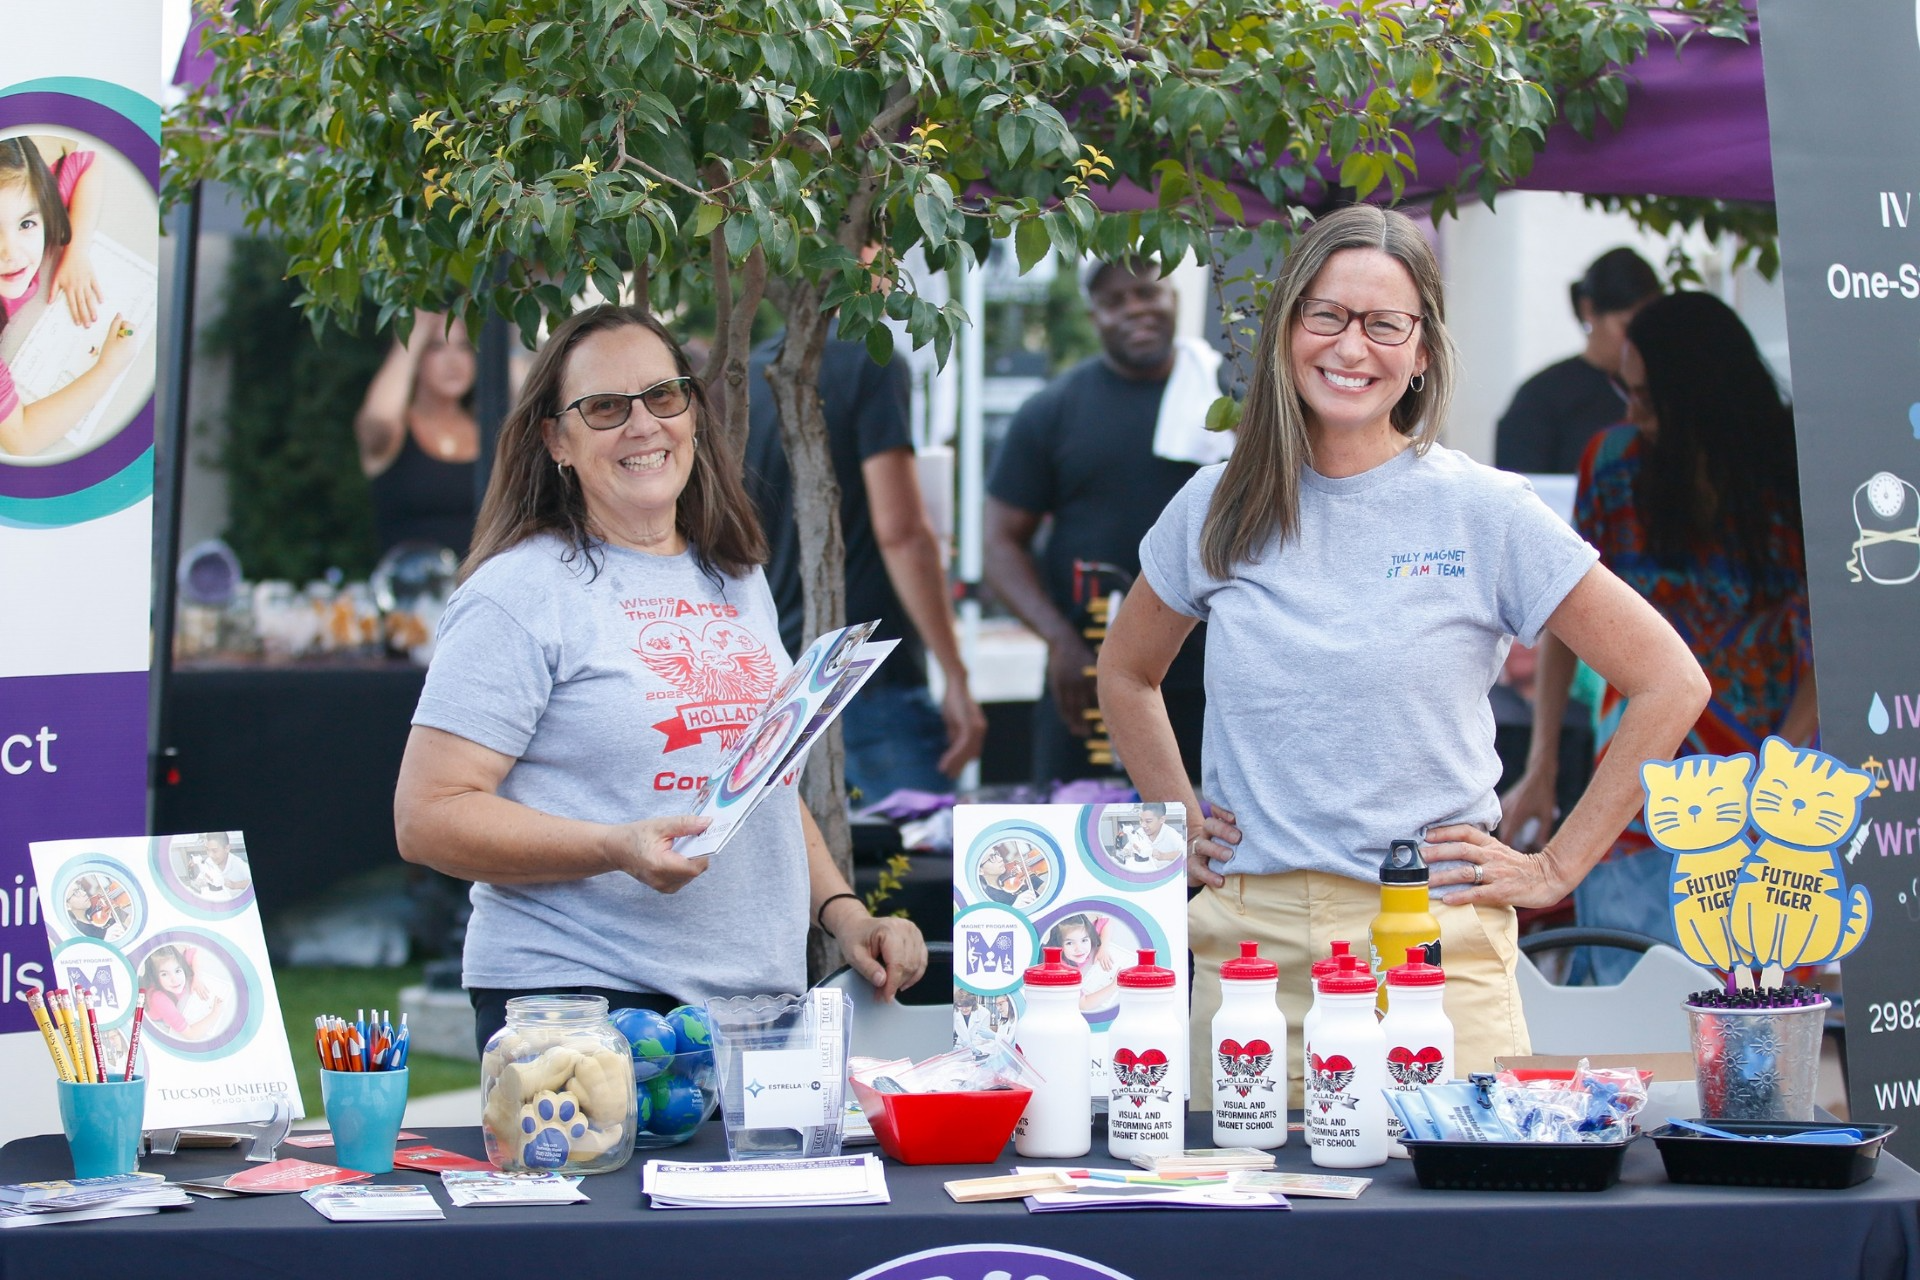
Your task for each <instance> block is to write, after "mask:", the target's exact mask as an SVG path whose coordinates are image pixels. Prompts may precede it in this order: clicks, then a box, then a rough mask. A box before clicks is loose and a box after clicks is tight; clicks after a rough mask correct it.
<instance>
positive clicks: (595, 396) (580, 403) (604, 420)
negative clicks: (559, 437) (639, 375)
mask: <svg viewBox="0 0 1920 1280" xmlns="http://www.w3.org/2000/svg"><path fill="white" fill-rule="evenodd" d="M635 400H638V401H640V402H641V403H642V404H644V405H646V406H647V412H648V413H650V414H652V415H653V416H654V417H656V418H677V417H679V416H680V415H681V414H683V413H685V412H686V411H687V406H688V405H690V404H692V403H693V379H692V378H690V377H685V376H682V377H678V378H668V379H667V380H666V381H665V382H656V383H654V384H653V385H652V386H650V387H648V388H647V389H646V390H645V391H631V392H629V391H595V392H592V393H590V394H588V395H584V396H581V397H580V398H579V399H578V400H575V401H574V402H573V403H572V404H570V405H568V406H567V407H566V408H565V409H562V410H561V411H560V412H559V413H558V414H557V415H555V416H557V417H563V418H564V417H565V416H566V415H567V414H568V413H569V412H572V411H578V412H579V414H580V421H582V422H584V423H586V424H587V425H588V426H589V427H592V428H593V429H594V430H595V431H612V430H613V429H614V428H615V427H624V426H626V425H627V419H628V418H631V417H632V416H633V402H634V401H635Z"/></svg>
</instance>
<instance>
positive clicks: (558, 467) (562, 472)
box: [553, 462, 567, 484]
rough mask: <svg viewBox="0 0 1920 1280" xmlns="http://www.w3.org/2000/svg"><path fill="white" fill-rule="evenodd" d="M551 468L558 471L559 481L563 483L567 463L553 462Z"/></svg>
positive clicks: (565, 476)
mask: <svg viewBox="0 0 1920 1280" xmlns="http://www.w3.org/2000/svg"><path fill="white" fill-rule="evenodd" d="M553 469H554V470H555V471H558V472H559V473H560V480H561V483H563V484H564V483H565V482H566V479H567V464H566V463H564V462H555V463H554V464H553Z"/></svg>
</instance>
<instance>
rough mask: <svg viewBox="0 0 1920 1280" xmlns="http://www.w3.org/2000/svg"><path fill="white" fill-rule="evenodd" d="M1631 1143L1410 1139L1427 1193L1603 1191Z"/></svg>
mask: <svg viewBox="0 0 1920 1280" xmlns="http://www.w3.org/2000/svg"><path fill="white" fill-rule="evenodd" d="M1631 1141H1632V1140H1631V1139H1629V1140H1628V1141H1627V1142H1419V1141H1415V1140H1412V1139H1408V1140H1406V1148H1407V1154H1408V1155H1410V1156H1412V1157H1413V1172H1414V1176H1415V1177H1417V1178H1419V1179H1420V1185H1421V1186H1423V1187H1425V1188H1427V1189H1428V1190H1429V1191H1605V1190H1606V1189H1607V1188H1608V1187H1610V1186H1612V1185H1613V1184H1614V1183H1616V1182H1618V1181H1620V1162H1621V1161H1622V1160H1624V1159H1625V1158H1626V1154H1627V1147H1628V1145H1629V1144H1630V1143H1631Z"/></svg>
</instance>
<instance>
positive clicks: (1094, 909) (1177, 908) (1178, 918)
mask: <svg viewBox="0 0 1920 1280" xmlns="http://www.w3.org/2000/svg"><path fill="white" fill-rule="evenodd" d="M1186 849H1187V819H1186V807H1185V806H1184V805H1180V804H1167V805H1160V804H1027V805H995V804H963V805H959V806H957V807H956V808H955V809H954V811H953V1019H954V1036H955V1038H956V1040H957V1039H960V1038H962V1037H964V1036H968V1035H977V1034H980V1033H983V1032H985V1033H991V1034H993V1035H997V1036H1000V1037H1001V1038H1003V1039H1005V1040H1007V1041H1008V1042H1009V1043H1014V1044H1017V1043H1018V1042H1019V1022H1020V1014H1021V1013H1022V1012H1023V1011H1024V1010H1025V1008H1026V991H1025V986H1026V982H1025V976H1024V975H1025V974H1026V971H1027V969H1028V968H1029V967H1030V966H1032V965H1036V964H1039V963H1040V958H1041V949H1042V948H1043V947H1059V948H1060V950H1061V959H1062V960H1064V961H1065V962H1066V963H1068V964H1070V965H1073V966H1074V967H1075V968H1077V969H1079V970H1080V1012H1081V1014H1082V1015H1083V1016H1084V1017H1085V1018H1086V1020H1087V1025H1088V1027H1089V1028H1090V1029H1091V1030H1092V1032H1093V1057H1092V1060H1091V1061H1090V1062H1089V1063H1088V1064H1087V1066H1088V1070H1089V1071H1090V1072H1091V1073H1092V1081H1093V1094H1094V1097H1095V1099H1096V1100H1100V1101H1104V1099H1105V1098H1106V1096H1107V1088H1108V1086H1109V1085H1110V1084H1111V1083H1112V1077H1111V1076H1110V1075H1109V1074H1108V1069H1107V1068H1108V1064H1107V1029H1108V1028H1109V1027H1111V1026H1112V1025H1113V1019H1114V1016H1115V1015H1116V1014H1118V1013H1119V1012H1120V987H1119V983H1118V979H1119V974H1120V970H1122V969H1127V968H1131V967H1132V966H1133V965H1134V964H1135V963H1136V962H1137V961H1138V959H1139V954H1140V951H1141V950H1142V949H1143V948H1147V947H1151V948H1153V951H1154V953H1155V963H1157V964H1158V965H1160V966H1161V967H1162V968H1166V969H1171V970H1173V972H1174V975H1175V982H1176V984H1177V986H1178V989H1179V1007H1180V1008H1181V1009H1183V1010H1184V1009H1185V1008H1186V1007H1187V1000H1188V993H1187V877H1186ZM1183 1021H1184V1018H1183ZM1178 1065H1179V1069H1180V1071H1181V1074H1182V1082H1181V1089H1182V1090H1183V1091H1184V1090H1185V1088H1186V1085H1185V1080H1184V1074H1185V1066H1186V1061H1185V1055H1184V1054H1182V1055H1180V1059H1179V1064H1178ZM1096 1105H1097V1104H1096Z"/></svg>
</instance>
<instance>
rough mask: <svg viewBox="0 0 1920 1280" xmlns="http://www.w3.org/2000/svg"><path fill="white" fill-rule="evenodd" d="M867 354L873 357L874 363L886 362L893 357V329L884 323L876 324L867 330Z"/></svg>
mask: <svg viewBox="0 0 1920 1280" xmlns="http://www.w3.org/2000/svg"><path fill="white" fill-rule="evenodd" d="M867 354H868V355H869V356H872V357H873V362H874V363H875V364H887V363H889V362H890V361H891V360H892V359H893V330H891V329H889V328H887V326H885V325H884V324H876V325H874V326H873V327H872V328H871V329H868V330H867Z"/></svg>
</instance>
